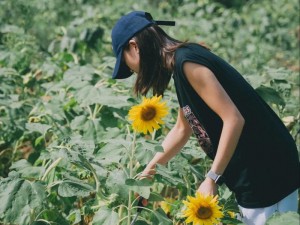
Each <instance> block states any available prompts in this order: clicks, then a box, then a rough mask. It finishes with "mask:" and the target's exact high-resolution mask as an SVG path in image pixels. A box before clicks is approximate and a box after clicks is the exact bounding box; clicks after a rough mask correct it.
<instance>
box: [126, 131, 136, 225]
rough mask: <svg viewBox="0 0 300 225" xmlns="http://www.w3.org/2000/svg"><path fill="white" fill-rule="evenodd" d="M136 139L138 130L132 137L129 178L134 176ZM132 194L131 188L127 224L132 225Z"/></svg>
mask: <svg viewBox="0 0 300 225" xmlns="http://www.w3.org/2000/svg"><path fill="white" fill-rule="evenodd" d="M135 141H136V132H133V138H132V146H131V154H130V156H129V178H133V163H134V162H133V159H134V152H135ZM132 194H133V192H132V191H131V190H130V191H129V195H128V207H127V210H128V213H127V214H128V217H127V224H128V225H130V223H131V210H132Z"/></svg>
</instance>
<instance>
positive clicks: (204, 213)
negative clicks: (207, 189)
mask: <svg viewBox="0 0 300 225" xmlns="http://www.w3.org/2000/svg"><path fill="white" fill-rule="evenodd" d="M197 216H198V217H199V218H200V219H208V218H210V217H211V216H212V211H211V208H209V207H203V206H201V207H200V208H199V209H198V210H197Z"/></svg>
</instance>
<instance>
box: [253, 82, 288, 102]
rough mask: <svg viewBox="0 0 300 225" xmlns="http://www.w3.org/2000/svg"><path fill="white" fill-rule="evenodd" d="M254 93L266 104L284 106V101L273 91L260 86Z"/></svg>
mask: <svg viewBox="0 0 300 225" xmlns="http://www.w3.org/2000/svg"><path fill="white" fill-rule="evenodd" d="M256 91H257V93H258V94H259V95H260V96H261V97H262V98H263V99H264V100H265V101H266V102H268V103H271V104H276V105H280V106H285V102H284V100H283V99H282V98H281V97H280V95H279V93H278V92H277V91H276V90H275V89H273V88H270V87H266V86H263V85H261V86H260V87H258V88H257V89H256Z"/></svg>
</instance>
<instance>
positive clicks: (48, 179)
mask: <svg viewBox="0 0 300 225" xmlns="http://www.w3.org/2000/svg"><path fill="white" fill-rule="evenodd" d="M132 10H144V11H148V12H150V13H151V14H152V15H153V17H154V18H155V19H161V20H175V21H176V26H175V27H166V28H164V29H165V30H166V31H167V33H168V34H170V36H173V37H175V38H176V39H179V40H188V41H193V42H199V43H205V44H206V45H207V46H209V47H210V49H212V51H213V52H215V53H217V54H218V55H220V56H221V57H222V58H224V59H225V60H227V61H228V62H230V63H231V64H232V65H233V66H235V67H236V68H237V69H238V70H239V71H240V72H241V73H242V74H243V76H244V77H245V78H246V79H247V80H248V81H249V83H250V84H251V85H252V86H253V87H254V88H255V89H256V90H257V92H258V93H259V94H260V95H261V96H262V97H263V98H264V99H265V100H266V101H267V102H268V103H269V104H270V106H271V107H272V108H273V109H274V111H275V112H276V113H277V114H278V115H279V116H280V118H281V119H282V120H283V122H284V123H285V125H286V126H287V128H288V129H289V130H290V132H291V134H292V135H293V137H294V138H295V141H296V142H297V145H298V147H299V146H300V141H299V138H300V134H299V133H300V125H299V121H300V114H299V108H300V103H299V102H300V101H299V90H300V89H299V71H300V65H299V43H300V25H299V12H300V7H299V2H298V1H297V0H272V1H267V0H240V1H237V0H236V1H229V0H174V1H167V0H162V1H158V0H140V1H135V0H127V1H126V2H124V1H122V0H14V1H10V0H1V1H0V225H48V224H51V225H69V224H70V225H131V223H132V221H133V220H134V219H136V220H135V223H134V224H135V225H172V224H174V225H175V224H176V225H184V224H186V225H188V224H193V225H196V224H198V223H199V224H205V225H209V224H221V223H222V224H242V222H241V221H239V219H238V216H237V212H238V208H237V204H236V202H235V198H234V196H233V194H232V193H231V192H230V191H229V190H228V189H227V188H226V187H225V186H221V187H219V195H218V196H217V198H216V197H214V198H213V197H211V196H201V195H196V190H197V188H198V186H199V183H200V182H201V181H202V180H203V179H204V176H205V174H206V172H207V171H208V170H209V169H210V165H211V161H210V159H209V158H208V157H207V156H206V155H205V154H204V152H203V151H202V150H201V149H200V147H199V146H198V144H197V141H196V139H195V138H194V137H192V138H191V139H190V140H189V142H188V143H187V145H186V146H185V147H184V148H183V149H182V151H181V152H180V153H179V154H178V155H176V156H175V157H174V158H173V159H172V160H170V161H169V162H168V163H167V165H165V166H160V165H158V166H157V168H156V173H155V175H154V176H153V178H152V179H139V175H140V174H141V172H142V171H143V169H144V168H145V166H146V165H147V163H148V162H149V161H150V160H151V159H152V157H153V155H154V154H155V153H156V152H161V151H162V147H161V143H162V141H163V139H164V137H165V136H166V134H167V133H168V131H169V130H170V129H171V128H172V126H173V125H174V123H175V121H176V117H177V109H178V102H177V97H176V93H175V89H174V86H173V83H172V81H171V83H170V86H169V88H168V90H167V91H166V93H165V95H164V96H163V98H161V97H160V96H151V95H149V96H144V97H143V98H142V97H136V96H134V95H133V89H132V87H133V84H134V76H132V77H130V78H129V79H126V80H113V79H111V74H112V69H113V67H114V63H115V57H114V55H113V52H112V47H111V38H110V33H111V29H112V27H113V25H114V23H115V22H116V20H117V19H118V18H119V17H120V16H121V15H124V14H125V13H127V12H129V11H132ZM146 106H148V108H147V107H146ZM153 109H159V110H160V111H159V113H158V115H153ZM139 113H140V114H141V113H142V114H143V113H144V114H143V115H144V118H145V120H149V121H150V122H151V123H149V124H146V126H144V125H143V124H141V123H140V121H136V118H137V115H138V114H139ZM155 116H156V117H155ZM153 118H155V121H152V119H153ZM153 120H154V119H153ZM138 196H141V197H143V198H146V199H148V204H147V205H146V206H144V207H142V208H141V207H139V199H140V197H138ZM199 199H200V200H201V201H200V200H199ZM199 202H201V204H202V203H205V204H204V205H203V204H202V205H201V204H200V203H199ZM200 206H201V207H200ZM190 207H199V210H198V211H197V212H194V214H193V211H192V210H191V208H190ZM200 209H201V210H200ZM191 213H192V214H191ZM191 215H192V216H191ZM207 218H208V219H207ZM199 221H200V222H199ZM283 221H284V222H283ZM220 222H221V223H220ZM298 223H299V213H285V214H276V215H274V216H273V217H271V218H270V219H269V220H268V224H274V225H277V224H278V225H279V224H289V225H293V224H298Z"/></svg>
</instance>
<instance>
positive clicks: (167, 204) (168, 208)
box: [160, 198, 175, 214]
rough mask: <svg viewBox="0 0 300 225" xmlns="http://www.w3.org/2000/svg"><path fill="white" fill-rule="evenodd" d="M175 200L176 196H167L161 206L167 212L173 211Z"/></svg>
mask: <svg viewBox="0 0 300 225" xmlns="http://www.w3.org/2000/svg"><path fill="white" fill-rule="evenodd" d="M174 202H175V199H174V198H165V199H164V201H162V202H161V203H160V207H161V209H162V210H164V212H165V213H166V214H168V213H171V207H172V204H173V203H174Z"/></svg>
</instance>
